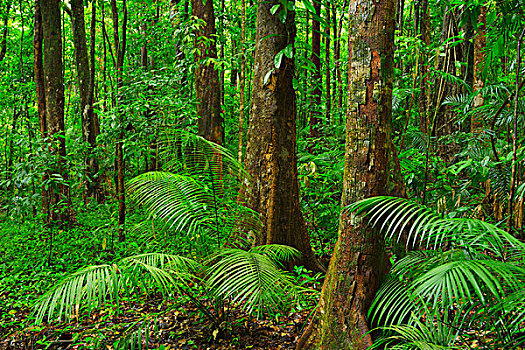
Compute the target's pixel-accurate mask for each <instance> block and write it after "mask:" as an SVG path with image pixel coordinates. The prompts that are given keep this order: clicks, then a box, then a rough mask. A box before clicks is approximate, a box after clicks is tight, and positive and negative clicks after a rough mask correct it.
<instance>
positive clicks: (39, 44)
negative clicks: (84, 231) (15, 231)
mask: <svg viewBox="0 0 525 350" xmlns="http://www.w3.org/2000/svg"><path fill="white" fill-rule="evenodd" d="M43 41H44V35H43V32H42V14H41V12H40V3H39V1H38V0H35V17H34V32H33V60H34V69H33V71H34V74H35V87H36V101H37V110H38V124H39V126H40V137H41V139H42V148H43V149H45V140H46V138H47V123H46V92H45V89H44V67H43V64H44V63H43V62H44V56H43V51H42V49H43ZM47 180H48V173H47V172H44V174H43V176H42V191H41V193H42V216H43V218H44V221H46V220H47V217H48V215H49V195H48V194H47V192H48V188H47V186H46V185H45V183H46V182H47Z"/></svg>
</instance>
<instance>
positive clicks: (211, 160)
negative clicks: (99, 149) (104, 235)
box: [35, 133, 299, 341]
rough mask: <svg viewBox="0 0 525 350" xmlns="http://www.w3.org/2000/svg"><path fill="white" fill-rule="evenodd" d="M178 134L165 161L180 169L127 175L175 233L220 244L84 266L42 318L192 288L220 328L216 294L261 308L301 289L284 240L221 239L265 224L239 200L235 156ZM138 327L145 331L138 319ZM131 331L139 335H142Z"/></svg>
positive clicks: (50, 297)
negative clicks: (286, 266)
mask: <svg viewBox="0 0 525 350" xmlns="http://www.w3.org/2000/svg"><path fill="white" fill-rule="evenodd" d="M175 136H176V137H175V138H174V139H169V140H168V141H166V143H167V144H168V148H170V147H171V148H172V151H173V152H174V154H175V157H174V159H172V160H170V161H167V160H166V161H165V164H166V166H167V167H168V169H170V170H172V171H177V172H176V173H174V172H167V171H164V172H160V171H159V172H152V173H146V174H143V175H140V176H138V177H136V178H134V179H132V180H131V181H129V182H128V189H129V190H130V191H131V193H132V195H133V198H134V199H135V200H136V201H137V202H138V203H139V204H141V205H143V206H144V207H145V209H146V211H147V213H148V214H149V219H155V220H160V221H161V222H163V223H164V228H165V230H166V231H170V234H174V235H181V234H183V235H186V237H188V238H192V237H196V236H206V237H208V238H209V239H211V238H213V239H215V238H216V239H217V245H216V249H215V251H213V252H212V253H211V254H208V255H207V256H204V255H202V254H201V255H195V254H192V258H189V257H186V256H182V255H174V254H164V253H148V254H141V255H137V256H131V257H127V258H125V259H122V260H120V261H119V262H116V263H113V264H106V265H98V266H89V267H86V268H83V269H81V270H79V271H77V272H75V273H73V274H71V275H70V276H67V277H66V278H65V279H64V280H62V281H61V282H59V283H58V284H56V285H55V286H54V287H53V288H51V290H50V291H49V292H47V293H46V294H45V295H43V296H42V297H41V298H40V299H39V300H38V302H37V303H36V305H35V312H36V320H37V322H40V321H42V320H43V319H44V318H47V319H48V320H50V319H53V318H54V317H57V316H58V317H59V318H60V317H63V316H65V317H66V318H71V317H74V316H78V315H79V313H80V311H81V306H82V305H85V306H86V307H87V309H88V310H91V309H92V308H94V307H99V306H101V305H102V303H104V302H108V301H110V302H113V303H114V304H115V305H116V307H117V311H118V306H119V298H120V296H121V295H123V294H127V295H141V293H143V292H148V291H150V290H155V291H157V290H158V291H161V292H162V293H163V294H164V295H165V296H166V297H170V296H173V295H178V296H186V297H187V299H188V301H190V302H192V303H193V304H194V305H195V306H196V307H197V308H198V309H199V310H200V311H201V312H202V313H203V315H204V316H205V317H207V318H208V319H209V321H211V323H212V326H213V327H214V328H215V329H216V331H217V332H218V331H219V329H220V328H221V327H222V323H223V321H224V312H222V311H223V310H222V311H221V310H215V312H214V311H212V310H210V305H209V304H206V302H205V300H215V301H216V302H215V303H214V304H215V305H218V307H221V305H222V304H223V303H222V301H223V300H226V299H228V300H230V301H231V302H232V303H233V304H234V305H237V306H239V307H240V308H242V309H244V310H245V311H247V312H250V313H252V312H256V313H257V314H258V315H259V314H260V313H261V312H262V311H263V310H264V309H265V308H266V309H267V308H275V307H277V308H280V307H282V306H285V305H286V304H287V301H288V300H290V298H291V297H295V296H297V295H298V293H297V292H298V288H296V287H295V286H294V284H293V279H292V278H291V277H290V275H289V274H288V273H286V272H284V271H282V270H281V269H280V262H281V261H285V260H288V259H291V258H295V257H297V255H298V254H299V252H298V251H297V250H295V249H294V248H291V247H287V246H282V245H266V246H261V247H254V248H252V249H249V250H242V249H234V248H222V247H221V244H222V242H223V241H224V238H227V236H229V235H231V232H232V231H233V230H234V228H235V227H240V228H242V229H244V230H252V231H253V230H257V229H258V227H259V226H258V221H257V217H256V216H255V214H254V213H253V212H252V211H249V210H247V209H244V208H243V207H242V206H241V205H240V204H239V203H238V202H237V200H235V196H234V195H235V191H234V190H233V189H234V188H235V186H236V185H235V181H234V180H235V179H236V178H239V177H241V178H244V177H242V175H243V174H242V170H241V168H240V166H239V165H238V164H237V162H236V160H235V158H234V157H231V155H230V154H229V153H228V152H227V151H226V150H225V149H223V148H222V147H220V146H218V145H216V144H213V143H211V142H209V141H206V140H204V139H203V138H200V137H198V136H195V135H191V134H188V133H177V135H175ZM208 248H209V246H208ZM208 251H210V249H208ZM190 282H191V283H190ZM188 285H193V286H194V287H193V288H189V287H188ZM137 292H140V293H137ZM135 328H137V327H135ZM138 329H139V330H138V331H139V332H140V331H141V330H140V327H138ZM215 335H216V333H215V332H214V336H215ZM127 339H128V340H129V339H131V340H132V341H133V340H137V339H139V340H140V337H138V338H137V337H133V336H131V337H128V338H127Z"/></svg>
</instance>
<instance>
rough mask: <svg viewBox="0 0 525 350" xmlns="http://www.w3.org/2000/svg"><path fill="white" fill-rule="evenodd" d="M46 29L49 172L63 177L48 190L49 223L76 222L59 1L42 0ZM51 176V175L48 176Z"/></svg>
mask: <svg viewBox="0 0 525 350" xmlns="http://www.w3.org/2000/svg"><path fill="white" fill-rule="evenodd" d="M40 11H41V14H42V32H43V42H44V45H43V46H44V50H43V56H44V60H43V76H44V90H45V92H44V95H45V101H46V102H45V108H46V113H45V115H46V124H47V125H46V131H47V136H48V139H49V143H48V145H49V151H50V152H51V154H52V155H53V158H54V159H53V161H52V164H49V168H50V169H49V173H50V174H54V175H55V174H58V175H60V176H61V177H62V179H61V181H59V183H56V182H54V183H52V184H51V185H50V187H52V191H49V192H48V193H47V194H48V195H49V215H48V218H47V223H48V224H59V225H64V224H69V223H70V221H73V213H72V211H71V206H70V201H71V198H70V193H69V186H68V185H67V181H68V172H67V170H66V168H65V164H64V163H65V157H66V139H65V125H64V76H63V71H62V37H61V15H60V2H59V0H40ZM49 178H50V177H49Z"/></svg>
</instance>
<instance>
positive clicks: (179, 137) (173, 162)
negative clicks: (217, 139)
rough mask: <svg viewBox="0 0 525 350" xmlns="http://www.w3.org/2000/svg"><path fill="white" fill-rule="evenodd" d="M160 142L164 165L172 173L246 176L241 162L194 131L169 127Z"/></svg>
mask: <svg viewBox="0 0 525 350" xmlns="http://www.w3.org/2000/svg"><path fill="white" fill-rule="evenodd" d="M160 144H161V146H162V148H163V152H162V155H163V157H164V159H165V161H164V164H165V168H166V169H167V170H169V171H170V172H175V173H185V174H192V175H203V176H205V175H207V174H210V173H213V174H222V175H229V176H233V177H238V176H241V177H243V178H244V177H246V176H247V174H246V172H244V170H243V167H242V164H240V163H239V162H238V161H237V158H236V156H234V155H233V154H232V153H231V152H230V151H229V150H227V149H226V148H224V147H222V146H220V145H218V144H216V143H214V142H211V141H209V140H206V139H205V138H204V137H201V136H198V135H195V134H194V133H191V132H188V131H185V130H181V129H175V128H170V129H168V130H166V132H165V133H164V135H163V140H161V142H160Z"/></svg>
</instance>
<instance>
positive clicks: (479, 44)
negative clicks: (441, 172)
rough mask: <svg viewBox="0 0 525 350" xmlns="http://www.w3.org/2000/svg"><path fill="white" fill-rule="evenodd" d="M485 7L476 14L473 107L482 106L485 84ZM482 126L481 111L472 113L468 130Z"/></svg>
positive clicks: (476, 129)
mask: <svg viewBox="0 0 525 350" xmlns="http://www.w3.org/2000/svg"><path fill="white" fill-rule="evenodd" d="M486 23H487V7H486V6H484V5H482V6H481V7H480V13H479V16H478V30H477V33H476V36H475V37H474V84H473V90H474V93H475V96H474V102H473V107H474V108H475V109H476V108H480V107H481V106H483V104H484V101H483V96H482V95H481V92H480V90H481V89H483V86H484V85H485V84H484V82H483V77H482V73H483V67H484V66H485V48H486V46H487V28H486V25H487V24H486ZM482 128H483V115H482V113H477V112H475V113H472V116H471V119H470V131H471V132H472V133H473V134H474V133H477V132H479V131H480V130H481V129H482Z"/></svg>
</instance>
